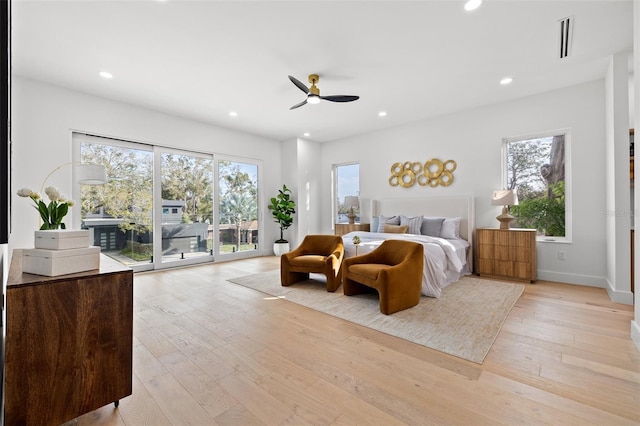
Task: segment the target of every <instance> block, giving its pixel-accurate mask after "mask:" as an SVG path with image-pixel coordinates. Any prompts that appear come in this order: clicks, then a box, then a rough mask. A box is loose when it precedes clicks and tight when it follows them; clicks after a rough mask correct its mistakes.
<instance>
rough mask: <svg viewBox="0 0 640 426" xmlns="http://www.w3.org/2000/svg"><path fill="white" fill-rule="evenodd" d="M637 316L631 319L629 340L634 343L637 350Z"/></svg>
mask: <svg viewBox="0 0 640 426" xmlns="http://www.w3.org/2000/svg"><path fill="white" fill-rule="evenodd" d="M638 320H639V319H638V318H636V319H635V320H633V321H631V340H633V343H635V344H636V347H637V348H638V350H640V323H638Z"/></svg>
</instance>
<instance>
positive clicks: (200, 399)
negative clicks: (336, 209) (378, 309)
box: [65, 256, 640, 426]
mask: <svg viewBox="0 0 640 426" xmlns="http://www.w3.org/2000/svg"><path fill="white" fill-rule="evenodd" d="M278 268H279V259H278V258H275V257H273V256H270V257H263V258H252V259H245V260H240V261H233V262H226V263H214V264H208V265H200V266H194V267H188V268H181V269H177V270H164V271H160V272H147V273H142V274H136V275H135V277H134V297H135V305H134V354H133V357H134V392H133V395H131V396H129V397H127V398H125V399H123V400H122V401H121V403H120V406H119V407H118V408H117V409H116V408H115V407H114V406H113V405H109V406H105V407H102V408H100V409H99V410H96V411H94V412H91V413H87V414H85V415H84V416H82V417H79V418H78V419H75V420H74V421H72V422H69V423H68V424H69V425H73V424H75V425H118V426H119V425H126V426H131V425H144V424H152V425H169V424H171V425H185V424H196V425H216V424H220V425H307V424H308V425H354V424H360V425H404V424H412V425H414V424H452V425H457V424H460V425H475V424H492V425H498V424H505V425H517V424H580V425H590V424H591V425H627V424H640V409H639V408H638V407H640V352H639V351H638V349H637V348H636V347H635V345H634V344H633V342H631V339H630V337H629V332H630V321H631V320H632V319H633V307H631V306H628V305H621V304H617V303H614V302H612V301H611V300H610V299H609V297H608V295H607V293H606V291H605V290H604V289H600V288H594V287H587V286H578V285H569V284H559V283H552V282H546V281H538V282H537V283H536V284H530V285H526V288H525V292H524V294H523V296H522V297H521V298H520V299H519V300H518V302H517V303H516V305H515V306H514V308H513V309H512V311H511V313H510V314H509V316H508V318H507V320H506V321H505V324H504V326H503V328H502V330H501V332H500V334H499V335H498V338H497V339H496V342H495V343H494V345H493V347H492V348H491V350H490V351H489V354H488V355H487V357H486V359H485V361H484V363H483V364H481V365H480V364H475V363H472V362H469V361H466V360H463V359H460V358H456V357H454V356H451V355H447V354H444V353H441V352H438V351H434V350H432V349H429V348H426V347H424V346H420V345H416V344H414V343H411V342H408V341H406V340H403V339H399V338H397V337H394V336H390V335H387V334H383V333H379V332H376V331H375V330H371V329H368V328H366V327H362V326H360V325H357V324H354V323H350V322H348V321H344V320H341V319H339V318H336V317H332V316H329V315H326V314H323V313H320V312H317V311H314V310H311V309H309V308H305V307H303V306H299V305H296V304H293V303H291V302H288V301H287V300H286V299H283V298H274V297H270V296H268V295H265V294H263V293H260V292H257V291H254V290H251V289H248V288H245V287H242V286H239V285H237V284H233V283H230V282H228V281H226V280H227V279H229V278H234V277H240V276H245V275H250V274H254V273H258V272H266V271H271V270H277V269H278ZM338 291H340V290H338ZM65 426H66V425H65Z"/></svg>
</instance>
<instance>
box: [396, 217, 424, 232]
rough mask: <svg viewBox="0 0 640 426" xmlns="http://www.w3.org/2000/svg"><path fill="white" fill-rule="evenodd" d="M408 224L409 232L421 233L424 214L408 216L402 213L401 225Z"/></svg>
mask: <svg viewBox="0 0 640 426" xmlns="http://www.w3.org/2000/svg"><path fill="white" fill-rule="evenodd" d="M405 225H406V226H408V227H409V229H408V230H407V234H416V235H420V228H421V227H422V216H416V217H407V216H402V215H400V226H405Z"/></svg>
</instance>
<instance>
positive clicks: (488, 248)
mask: <svg viewBox="0 0 640 426" xmlns="http://www.w3.org/2000/svg"><path fill="white" fill-rule="evenodd" d="M536 234H537V233H536V230H535V229H522V228H513V229H496V228H478V229H476V242H477V256H478V262H477V265H478V271H477V272H478V275H480V276H487V277H494V278H508V279H514V280H523V281H529V282H534V281H535V280H536Z"/></svg>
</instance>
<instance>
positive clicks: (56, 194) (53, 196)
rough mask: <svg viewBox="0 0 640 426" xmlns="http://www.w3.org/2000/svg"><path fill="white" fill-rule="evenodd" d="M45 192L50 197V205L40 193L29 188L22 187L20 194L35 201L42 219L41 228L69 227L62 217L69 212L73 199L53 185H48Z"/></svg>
mask: <svg viewBox="0 0 640 426" xmlns="http://www.w3.org/2000/svg"><path fill="white" fill-rule="evenodd" d="M44 192H45V194H47V196H48V197H49V200H50V202H49V205H47V204H45V202H44V201H42V199H41V197H40V194H38V193H37V192H34V191H32V190H31V189H29V188H22V189H20V190H19V191H18V195H19V196H20V197H23V198H31V199H32V200H33V202H34V203H35V206H34V208H35V209H36V210H38V213H39V214H40V218H41V219H42V226H40V229H41V230H46V229H67V226H66V225H65V224H64V223H63V222H62V219H64V217H65V216H66V215H67V213H68V212H69V207H71V206H73V201H72V200H69V199H67V197H66V196H65V195H63V194H60V191H58V189H57V188H54V187H52V186H48V187H46V188H45V189H44Z"/></svg>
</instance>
